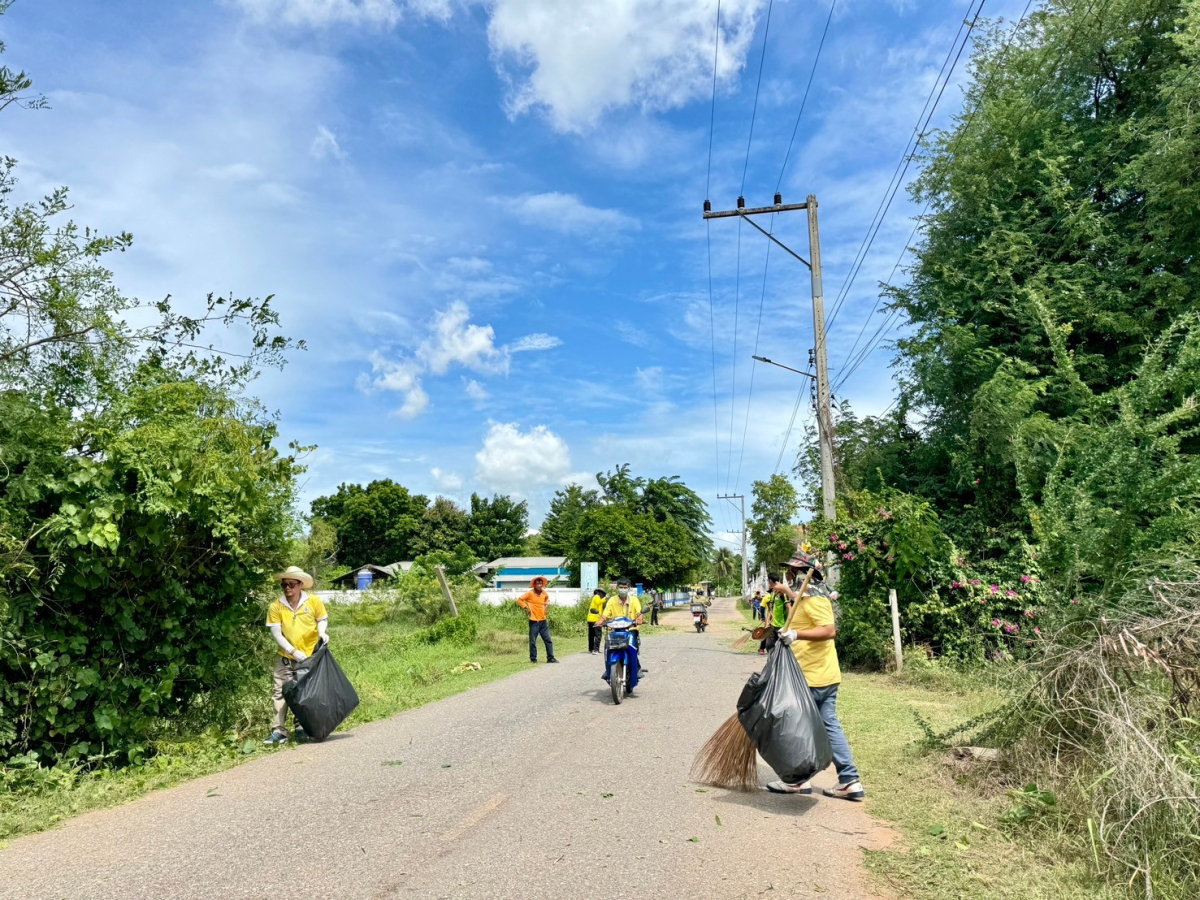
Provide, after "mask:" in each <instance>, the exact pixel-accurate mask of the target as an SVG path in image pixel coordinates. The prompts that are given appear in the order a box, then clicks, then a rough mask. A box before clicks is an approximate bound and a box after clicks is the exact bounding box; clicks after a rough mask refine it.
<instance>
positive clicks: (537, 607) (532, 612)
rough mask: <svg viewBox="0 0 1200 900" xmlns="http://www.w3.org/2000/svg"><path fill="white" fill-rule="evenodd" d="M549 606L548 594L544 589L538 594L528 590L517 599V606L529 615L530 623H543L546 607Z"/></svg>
mask: <svg viewBox="0 0 1200 900" xmlns="http://www.w3.org/2000/svg"><path fill="white" fill-rule="evenodd" d="M549 605H550V594H549V592H547V591H546V590H545V588H543V589H542V592H541V593H540V594H537V593H534V591H533V589H532V588H530V589H529V590H527V591H526V592H525V593H523V594H522V595H521V596H520V597H519V598H517V606H519V607H521V608H522V609H524V610H525V611H526V612H527V613H529V621H530V622H545V621H546V607H548V606H549Z"/></svg>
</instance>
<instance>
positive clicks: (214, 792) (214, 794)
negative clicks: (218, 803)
mask: <svg viewBox="0 0 1200 900" xmlns="http://www.w3.org/2000/svg"><path fill="white" fill-rule="evenodd" d="M218 790H220V788H209V789H208V793H207V794H205V795H204V796H205V797H220V796H221V795H220V794H218V793H217V791H218Z"/></svg>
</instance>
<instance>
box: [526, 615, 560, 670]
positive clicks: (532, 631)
mask: <svg viewBox="0 0 1200 900" xmlns="http://www.w3.org/2000/svg"><path fill="white" fill-rule="evenodd" d="M538 635H541V637H542V643H543V644H545V645H546V659H554V642H553V641H552V640H550V623H549V622H547V621H546V620H545V619H543V620H542V621H540V622H535V621H533V620H532V619H530V620H529V661H530V662H537V639H538Z"/></svg>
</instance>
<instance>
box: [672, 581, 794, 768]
mask: <svg viewBox="0 0 1200 900" xmlns="http://www.w3.org/2000/svg"><path fill="white" fill-rule="evenodd" d="M810 578H812V569H809V570H808V574H807V575H805V576H804V583H803V584H802V585H800V591H799V593H798V594H797V596H796V603H795V605H794V606H793V607H792V612H791V615H789V616H788V620H787V624H785V625H784V626H783V630H784V631H787V630H788V629H790V628H791V627H792V619H794V618H795V617H796V610H797V609H799V608H800V601H801V600H803V599H804V592H805V591H806V590H808V581H809V579H810ZM691 778H692V780H693V781H698V782H700V783H701V784H711V785H714V786H715V787H723V788H730V789H731V790H735V791H754V790H757V789H758V749H757V748H756V747H755V746H754V742H753V741H751V740H750V735H748V734H746V729H745V728H743V727H742V723H741V720H740V719H738V714H737V713H736V712H735V713H734V714H733V715H732V716H730V717H729V718H728V719H726V720H725V722H724V724H723V725H721V727H720V728H718V729H717V730H716V733H715V734H713V736H712V737H710V738H709V739H708V740H707V741H706V742H705V743H704V746H703V747H701V748H700V750H699V752H698V753H697V754H696V759H695V760H694V761H693V762H692V772H691Z"/></svg>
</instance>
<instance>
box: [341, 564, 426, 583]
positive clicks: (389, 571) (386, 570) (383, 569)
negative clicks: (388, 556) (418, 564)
mask: <svg viewBox="0 0 1200 900" xmlns="http://www.w3.org/2000/svg"><path fill="white" fill-rule="evenodd" d="M412 565H413V564H412V563H411V562H394V563H389V564H388V565H386V566H377V565H375V564H374V563H367V564H366V565H362V566H359V567H358V568H357V569H351V570H350V571H349V572H347V573H346V574H345V575H339V576H338V577H337V578H334V579H333V583H334V584H337V583H338V582H339V581H353V580H354V579H355V578H356V577H357V576H358V573H359V572H362V571H363V570H366V571H368V572H370V573H371V574H372V575H374V576H376V577H383V578H391V577H392V576H393V575H397V574H399V573H400V572H407V571H408V570H409V569H411V568H412Z"/></svg>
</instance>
